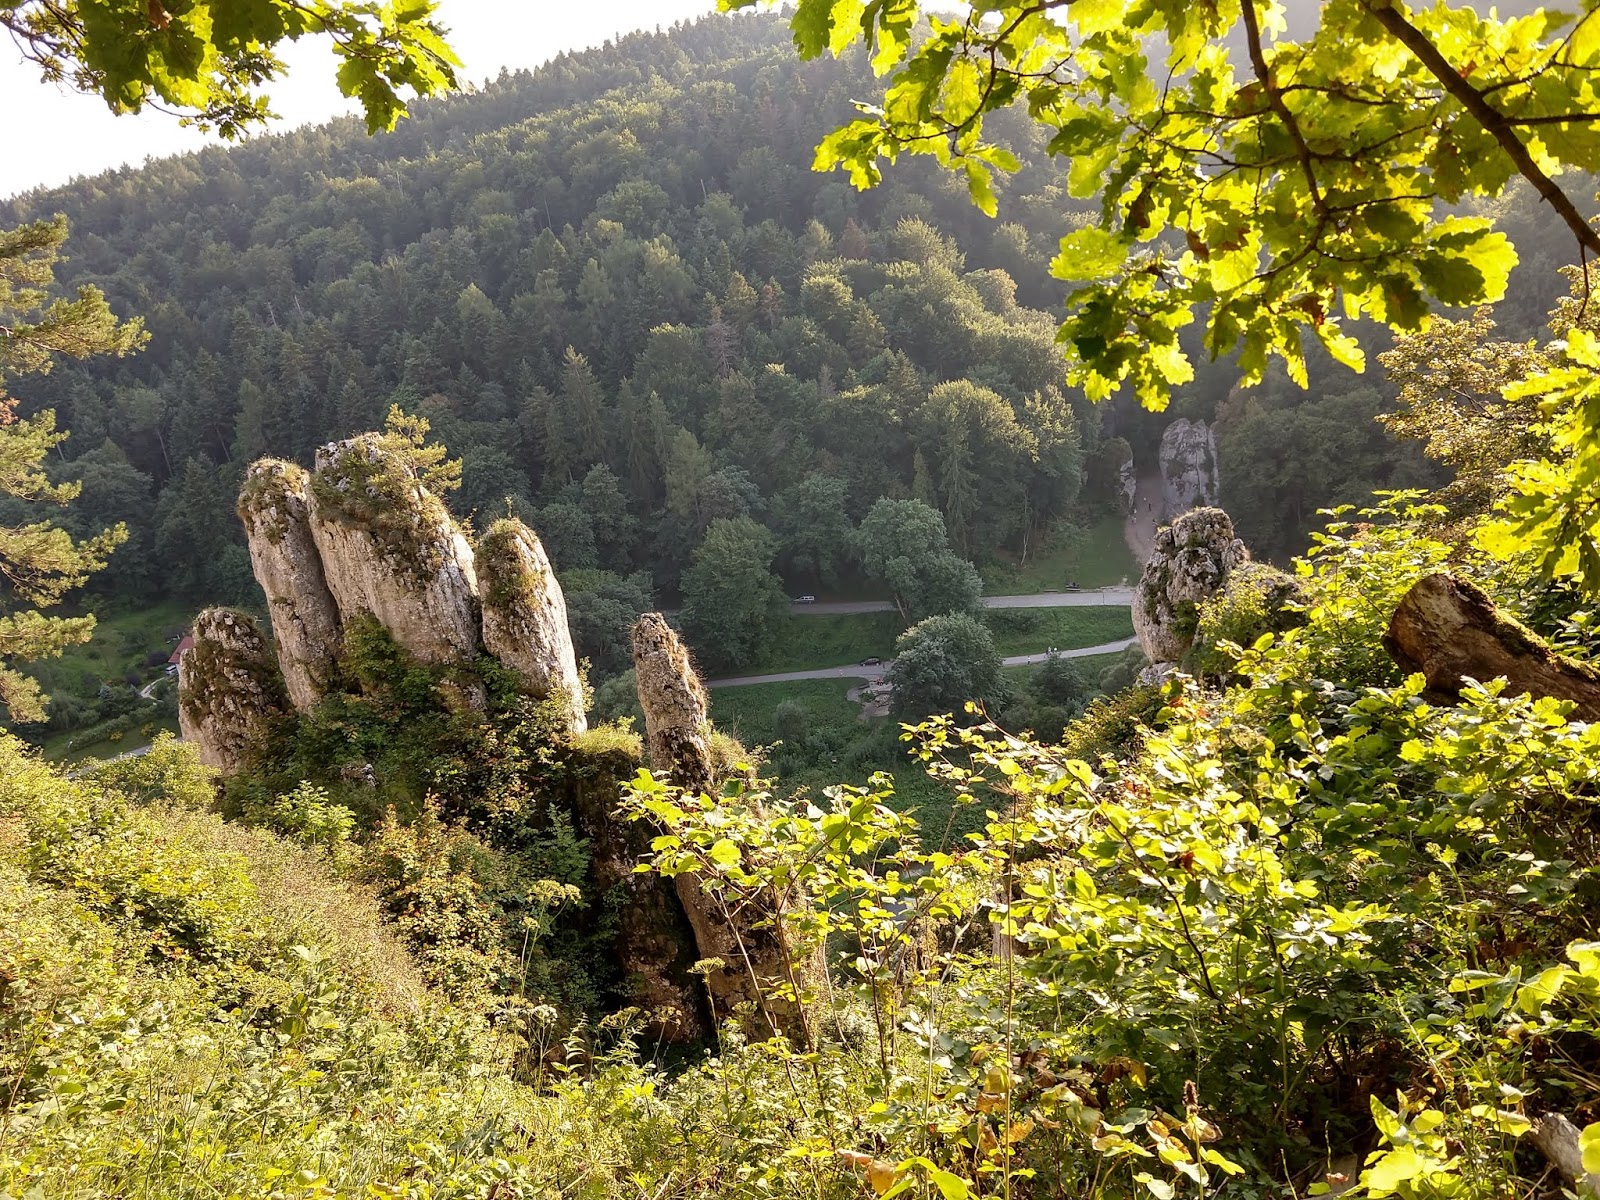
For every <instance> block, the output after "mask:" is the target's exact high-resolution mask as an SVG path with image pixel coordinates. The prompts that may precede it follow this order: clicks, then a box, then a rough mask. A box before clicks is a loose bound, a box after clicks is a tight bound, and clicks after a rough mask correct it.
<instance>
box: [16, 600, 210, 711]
mask: <svg viewBox="0 0 1600 1200" xmlns="http://www.w3.org/2000/svg"><path fill="white" fill-rule="evenodd" d="M193 618H194V610H193V609H191V608H189V607H188V606H186V605H181V604H157V605H154V606H151V607H149V608H139V609H132V610H130V611H128V612H121V613H112V614H109V615H106V614H101V615H100V618H99V622H98V624H96V625H95V630H94V635H93V636H92V637H90V639H89V640H88V641H87V642H86V643H84V644H83V645H81V646H70V647H68V648H67V649H66V650H64V651H63V652H62V654H61V657H60V658H46V659H41V660H40V661H38V662H34V663H29V664H28V665H27V667H26V670H27V672H28V673H29V674H30V675H32V676H33V677H34V678H35V679H37V680H38V681H39V684H40V686H41V687H42V688H44V690H45V692H46V693H52V692H69V693H71V694H73V695H75V696H83V697H90V696H93V695H94V694H95V693H96V692H98V691H99V690H100V685H101V684H102V683H105V682H109V681H115V682H118V683H120V682H122V681H123V676H125V675H127V674H129V673H130V672H131V673H133V674H136V675H138V676H139V678H140V679H141V680H143V681H145V682H149V681H150V680H152V679H154V678H156V677H157V676H158V675H160V674H161V672H162V671H163V670H164V669H165V660H163V662H162V663H161V664H160V665H157V666H150V667H146V666H145V665H144V660H145V656H146V655H148V654H151V653H153V652H154V651H157V650H163V651H165V652H166V653H168V654H170V653H171V652H172V649H173V647H172V644H171V643H169V642H168V641H167V637H168V636H169V635H171V634H173V633H175V632H177V631H178V630H180V629H187V628H188V626H189V622H190V621H191V620H192V619H193Z"/></svg>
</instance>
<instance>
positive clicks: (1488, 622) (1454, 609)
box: [1383, 573, 1600, 721]
mask: <svg viewBox="0 0 1600 1200" xmlns="http://www.w3.org/2000/svg"><path fill="white" fill-rule="evenodd" d="M1383 646H1384V649H1385V650H1387V651H1388V652H1389V655H1390V657H1391V658H1393V659H1394V660H1395V662H1397V663H1399V664H1400V665H1401V666H1402V667H1404V668H1405V669H1406V670H1407V671H1410V672H1413V673H1417V672H1420V673H1421V674H1422V675H1423V676H1424V677H1425V678H1426V679H1427V681H1428V689H1429V690H1430V691H1431V692H1434V693H1436V694H1438V695H1440V696H1444V697H1449V698H1452V699H1453V698H1455V697H1457V696H1459V695H1460V694H1461V685H1462V681H1463V680H1465V679H1476V680H1479V681H1482V682H1487V681H1488V680H1491V679H1498V678H1501V677H1504V679H1505V680H1506V683H1507V685H1508V686H1507V688H1506V693H1507V694H1508V695H1513V696H1516V695H1521V694H1523V693H1527V694H1528V695H1530V696H1533V697H1535V698H1539V697H1544V696H1554V697H1556V698H1557V699H1561V700H1571V701H1572V702H1573V703H1574V704H1575V705H1576V706H1577V707H1576V709H1575V710H1574V711H1573V714H1572V716H1573V717H1574V718H1575V719H1576V720H1580V721H1596V720H1600V670H1597V669H1596V668H1595V667H1593V666H1591V665H1589V664H1588V663H1584V662H1579V661H1577V660H1576V659H1571V658H1566V657H1564V656H1562V655H1560V654H1557V653H1556V652H1555V651H1554V650H1552V649H1550V647H1549V646H1548V645H1546V644H1545V643H1544V641H1543V640H1542V639H1540V637H1539V636H1538V635H1537V634H1535V633H1534V632H1533V631H1532V630H1530V629H1528V628H1527V627H1526V626H1525V625H1523V624H1522V623H1521V622H1519V621H1517V620H1515V619H1514V618H1512V617H1508V616H1506V615H1505V614H1504V613H1502V612H1500V611H1499V610H1498V609H1497V608H1495V606H1494V601H1492V600H1490V599H1489V597H1488V596H1487V595H1486V594H1485V593H1484V591H1483V589H1482V588H1479V587H1477V586H1475V585H1474V584H1471V583H1468V582H1467V581H1466V580H1464V579H1458V578H1456V577H1455V576H1454V575H1448V574H1444V573H1439V574H1435V575H1427V576H1424V577H1423V578H1422V579H1419V580H1418V581H1417V582H1416V583H1415V584H1414V585H1412V588H1411V590H1410V591H1409V592H1407V593H1406V594H1405V597H1404V598H1403V599H1402V600H1401V601H1400V606H1399V607H1398V608H1397V609H1395V613H1394V617H1393V618H1392V619H1391V620H1390V622H1389V631H1388V633H1387V634H1385V635H1384V639H1383Z"/></svg>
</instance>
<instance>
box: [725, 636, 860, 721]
mask: <svg viewBox="0 0 1600 1200" xmlns="http://www.w3.org/2000/svg"><path fill="white" fill-rule="evenodd" d="M819 619H820V618H819ZM855 686H856V683H855V681H853V680H849V679H803V680H799V681H796V682H793V683H757V684H752V685H751V686H749V687H738V688H713V689H712V690H711V720H712V722H713V724H715V725H716V726H717V728H718V729H722V730H726V731H727V732H729V733H732V734H734V735H736V736H737V737H738V738H739V740H740V741H742V742H744V743H745V744H746V745H758V744H765V743H768V742H771V741H772V740H773V738H775V737H776V736H777V732H776V729H775V727H774V724H773V715H774V714H775V713H776V712H777V711H778V705H780V704H782V703H783V702H784V701H785V700H796V701H798V702H800V703H801V704H803V705H804V706H805V709H806V713H807V716H808V717H809V718H810V720H811V722H812V723H813V724H814V725H821V726H828V727H831V728H836V729H848V728H850V727H851V726H853V725H860V724H862V722H861V720H860V716H861V706H860V705H859V704H857V703H856V702H855V701H854V700H849V699H846V697H845V693H846V692H848V691H849V690H850V689H851V688H853V687H855Z"/></svg>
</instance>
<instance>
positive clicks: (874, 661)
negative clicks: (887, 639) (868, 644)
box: [861, 654, 883, 667]
mask: <svg viewBox="0 0 1600 1200" xmlns="http://www.w3.org/2000/svg"><path fill="white" fill-rule="evenodd" d="M861 665H862V666H863V667H881V666H883V659H881V658H879V657H878V656H877V655H876V654H874V655H872V657H870V658H863V659H862V660H861Z"/></svg>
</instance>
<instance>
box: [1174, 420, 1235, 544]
mask: <svg viewBox="0 0 1600 1200" xmlns="http://www.w3.org/2000/svg"><path fill="white" fill-rule="evenodd" d="M1221 496H1222V484H1221V479H1220V478H1219V476H1218V474H1217V439H1216V437H1215V435H1213V434H1212V432H1211V429H1210V428H1209V427H1208V426H1207V425H1206V423H1205V422H1204V421H1190V420H1188V419H1187V418H1179V419H1178V420H1176V421H1174V422H1173V423H1172V424H1171V425H1168V426H1167V429H1166V432H1165V433H1163V434H1162V435H1161V519H1162V520H1163V521H1176V520H1177V519H1178V518H1179V517H1181V516H1182V515H1183V514H1184V513H1186V512H1188V511H1189V510H1190V509H1192V508H1203V507H1206V506H1209V505H1214V504H1217V503H1219V502H1220V500H1221Z"/></svg>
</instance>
